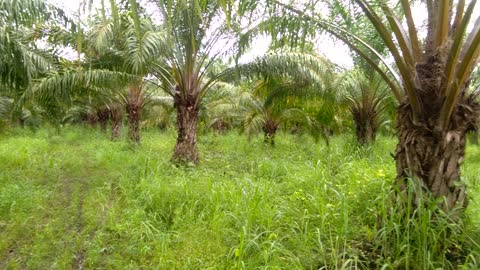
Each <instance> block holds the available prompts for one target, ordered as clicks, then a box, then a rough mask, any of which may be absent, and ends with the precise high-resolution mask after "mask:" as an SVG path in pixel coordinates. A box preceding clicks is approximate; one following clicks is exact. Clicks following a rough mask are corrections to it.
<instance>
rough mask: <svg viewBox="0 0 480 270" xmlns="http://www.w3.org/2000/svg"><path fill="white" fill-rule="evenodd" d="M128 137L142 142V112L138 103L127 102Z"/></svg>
mask: <svg viewBox="0 0 480 270" xmlns="http://www.w3.org/2000/svg"><path fill="white" fill-rule="evenodd" d="M126 111H127V122H128V139H129V140H130V141H132V142H134V143H140V117H141V116H140V112H141V108H140V106H138V104H136V103H128V104H127V108H126Z"/></svg>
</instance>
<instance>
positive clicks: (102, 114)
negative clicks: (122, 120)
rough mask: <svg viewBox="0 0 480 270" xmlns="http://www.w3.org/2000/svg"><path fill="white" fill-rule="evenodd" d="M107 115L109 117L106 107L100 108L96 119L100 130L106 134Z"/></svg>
mask: <svg viewBox="0 0 480 270" xmlns="http://www.w3.org/2000/svg"><path fill="white" fill-rule="evenodd" d="M109 115H110V112H109V110H108V108H106V107H104V108H101V109H99V110H98V111H97V118H98V122H99V123H100V130H101V131H102V132H103V133H106V132H107V126H108V117H109Z"/></svg>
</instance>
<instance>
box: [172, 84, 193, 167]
mask: <svg viewBox="0 0 480 270" xmlns="http://www.w3.org/2000/svg"><path fill="white" fill-rule="evenodd" d="M196 99H197V97H195V96H192V95H188V97H187V99H186V100H185V99H184V98H183V97H182V96H181V94H180V92H177V94H176V95H175V96H174V103H175V108H176V110H177V132H178V137H177V144H176V145H175V149H174V151H173V157H172V160H173V161H174V162H177V163H182V164H187V163H193V164H198V162H199V157H198V149H197V122H198V112H199V108H198V106H197V105H196V103H195V100H196Z"/></svg>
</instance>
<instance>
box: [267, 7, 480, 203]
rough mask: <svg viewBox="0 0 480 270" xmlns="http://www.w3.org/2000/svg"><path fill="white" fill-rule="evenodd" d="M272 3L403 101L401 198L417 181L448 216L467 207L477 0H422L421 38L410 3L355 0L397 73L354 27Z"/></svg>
mask: <svg viewBox="0 0 480 270" xmlns="http://www.w3.org/2000/svg"><path fill="white" fill-rule="evenodd" d="M273 2H275V3H276V4H277V5H278V6H280V7H281V8H282V9H284V10H286V11H287V12H289V13H291V14H295V15H297V16H298V15H300V16H301V19H302V21H308V22H309V23H310V24H311V25H317V26H318V27H319V28H322V29H324V30H326V31H328V32H329V33H331V34H332V35H334V36H335V37H337V38H339V39H340V40H342V41H343V42H345V43H346V44H347V45H349V46H350V48H351V49H353V50H354V51H355V52H356V53H358V54H359V55H360V56H362V57H363V58H364V59H365V60H366V61H367V62H368V63H369V64H370V65H371V66H372V67H373V68H374V69H375V70H376V71H377V72H378V73H379V74H380V75H381V76H382V78H383V79H384V80H385V81H386V83H387V84H388V86H389V89H390V90H391V91H392V93H393V94H394V96H395V98H396V99H397V101H398V102H399V104H400V105H399V107H398V110H397V129H398V135H399V143H398V145H397V149H396V153H395V160H396V165H397V178H396V179H397V181H396V186H397V187H398V189H399V190H401V192H400V195H399V196H398V198H401V201H402V202H405V201H408V199H407V198H408V196H407V190H408V188H407V181H408V180H407V179H413V182H414V183H415V184H416V186H417V188H416V190H417V191H420V190H425V191H428V192H427V193H429V194H431V195H433V196H434V197H436V198H440V199H441V203H440V204H441V207H442V209H443V210H445V211H446V212H449V211H451V210H453V209H463V208H464V207H466V206H467V196H466V187H465V184H464V183H463V182H462V181H461V179H460V166H461V164H462V162H463V159H464V155H465V138H466V133H467V132H469V131H470V130H475V129H477V128H478V119H479V117H478V116H479V114H480V104H479V103H478V100H477V99H476V98H477V95H478V91H474V92H469V91H468V85H469V82H470V77H471V74H472V71H473V69H474V67H475V65H476V64H477V63H478V59H479V54H480V18H478V17H477V18H474V14H475V13H474V8H475V5H476V2H477V1H470V2H469V3H467V1H464V0H459V1H456V2H454V1H451V0H427V1H424V2H421V3H420V4H421V5H422V7H423V8H424V9H425V11H426V12H425V13H426V14H427V23H426V36H425V38H421V28H420V27H419V26H418V25H417V24H416V23H415V20H414V17H413V15H412V8H411V4H410V1H407V0H401V1H399V8H400V9H401V10H402V12H401V14H400V13H398V12H396V11H395V10H392V9H391V8H389V7H388V6H387V3H386V2H384V1H367V0H355V1H354V2H355V3H356V5H358V6H359V7H360V8H361V10H362V12H363V13H364V14H365V16H366V17H367V18H368V20H369V21H370V22H371V23H372V25H373V27H374V28H375V30H376V32H377V33H378V35H379V36H380V38H381V40H382V42H383V43H384V44H385V46H386V47H387V51H388V53H389V54H390V55H391V57H392V58H393V60H394V66H395V68H393V67H392V66H391V65H389V64H388V61H386V60H385V59H384V58H383V57H382V56H381V54H380V53H378V52H377V51H376V50H375V49H374V48H373V47H372V46H370V45H369V44H368V42H366V41H364V40H362V39H361V38H360V37H358V36H356V35H355V34H354V33H351V32H350V31H349V30H348V29H344V28H342V27H339V26H338V25H336V24H334V23H332V22H330V21H327V20H324V19H323V18H322V17H321V16H320V15H318V14H313V15H312V13H308V14H307V13H306V12H304V11H303V10H300V9H298V8H296V7H295V6H293V5H286V4H284V3H281V2H280V1H273ZM402 21H403V22H404V23H402ZM420 194H422V192H416V193H415V194H414V195H413V196H411V197H412V198H413V200H411V201H412V203H413V205H415V206H419V205H417V202H418V201H419V200H418V196H419V195H420ZM460 212H462V210H460Z"/></svg>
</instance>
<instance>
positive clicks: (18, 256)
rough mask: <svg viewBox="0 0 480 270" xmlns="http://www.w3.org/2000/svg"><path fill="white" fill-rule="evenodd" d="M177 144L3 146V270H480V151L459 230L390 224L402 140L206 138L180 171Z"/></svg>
mask: <svg viewBox="0 0 480 270" xmlns="http://www.w3.org/2000/svg"><path fill="white" fill-rule="evenodd" d="M174 142H175V134H173V133H160V132H156V131H150V132H146V133H144V137H143V142H142V144H141V146H139V147H132V146H131V145H129V144H127V143H126V142H123V141H121V142H110V141H108V136H107V135H104V134H100V133H99V132H95V131H91V130H85V129H74V128H69V129H66V130H64V131H63V132H62V133H61V134H60V135H57V134H56V133H55V132H54V131H49V130H40V131H38V132H37V133H35V134H33V133H31V132H30V131H21V130H16V131H13V134H10V135H8V136H7V135H3V136H2V137H0V269H449V268H452V269H453V268H457V269H479V268H480V261H479V260H480V256H479V255H480V247H479V246H478V244H479V243H480V238H479V235H480V233H479V230H480V205H479V202H478V199H479V198H480V192H479V190H478V187H479V185H478V183H479V181H480V166H479V164H480V149H479V147H478V146H476V147H474V146H469V148H468V149H467V150H468V153H467V159H466V161H465V165H464V167H463V175H464V178H465V179H466V181H467V182H468V183H469V184H470V186H469V188H470V189H469V192H470V198H471V201H470V205H469V208H468V211H467V219H466V223H465V224H464V226H463V227H456V226H453V225H451V224H450V223H449V222H446V221H445V220H446V219H445V218H444V217H441V216H440V217H439V214H438V213H436V212H435V211H429V210H428V209H426V210H423V211H421V212H419V213H415V214H416V215H417V216H418V217H419V218H416V219H412V220H408V221H404V220H402V219H401V218H399V217H396V216H395V215H393V214H391V213H392V211H391V209H392V207H394V205H392V203H391V200H389V198H390V197H389V196H390V195H389V193H390V190H391V184H392V179H393V178H394V175H395V172H394V170H395V169H394V161H393V158H392V156H391V153H393V151H394V147H395V140H394V139H392V138H380V139H379V140H378V142H377V143H376V144H375V146H373V147H371V148H369V149H359V148H357V147H355V146H354V145H353V144H352V142H353V140H352V139H351V138H348V137H346V136H343V137H336V138H334V139H333V140H332V142H331V145H330V146H329V147H327V146H326V145H325V144H324V143H323V142H319V143H317V144H314V143H313V142H312V141H311V139H310V138H307V137H296V136H290V135H280V136H279V137H278V140H277V146H276V147H275V148H271V147H268V146H265V145H263V143H262V142H261V140H260V138H258V139H255V140H253V141H252V142H251V143H250V144H249V143H247V142H246V140H245V138H244V137H243V136H240V135H238V134H236V133H231V134H226V135H222V136H218V135H217V136H216V135H213V134H210V135H202V136H200V138H199V144H200V145H199V147H200V152H201V165H200V166H198V167H188V166H187V167H176V166H174V165H172V164H171V163H170V162H169V159H170V156H171V153H172V149H173V145H174ZM378 221H381V223H382V224H383V227H382V228H377V227H376V224H377V222H378ZM402 224H408V225H406V226H402ZM452 258H453V259H452ZM457 258H461V260H460V264H461V265H456V264H455V263H456V260H457ZM355 267H357V268H355Z"/></svg>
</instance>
